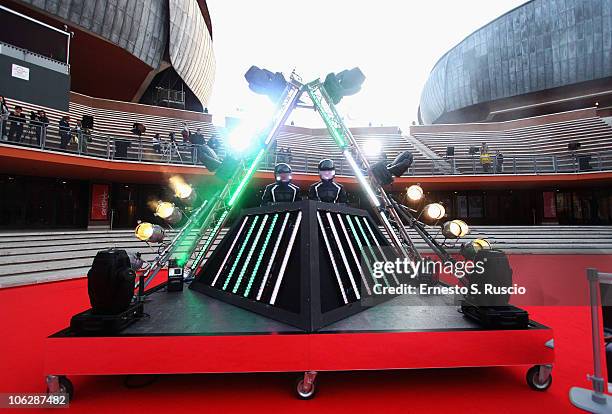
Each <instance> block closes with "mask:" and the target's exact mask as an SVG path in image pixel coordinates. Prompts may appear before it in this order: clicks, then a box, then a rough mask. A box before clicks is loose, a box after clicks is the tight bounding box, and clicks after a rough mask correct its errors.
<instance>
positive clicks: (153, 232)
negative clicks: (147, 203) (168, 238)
mask: <svg viewBox="0 0 612 414" xmlns="http://www.w3.org/2000/svg"><path fill="white" fill-rule="evenodd" d="M164 233H165V232H164V229H162V228H161V226H158V225H157V224H151V223H147V222H142V223H140V224H139V225H138V226H136V230H135V231H134V234H136V238H137V239H138V240H142V241H146V242H150V243H161V242H162V241H164Z"/></svg>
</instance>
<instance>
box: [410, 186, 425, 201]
mask: <svg viewBox="0 0 612 414" xmlns="http://www.w3.org/2000/svg"><path fill="white" fill-rule="evenodd" d="M406 196H407V197H408V199H409V200H411V201H420V200H421V199H422V198H423V189H422V188H421V186H420V185H418V184H413V185H411V186H410V187H408V188H407V189H406Z"/></svg>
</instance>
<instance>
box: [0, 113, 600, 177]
mask: <svg viewBox="0 0 612 414" xmlns="http://www.w3.org/2000/svg"><path fill="white" fill-rule="evenodd" d="M11 124H12V120H8V121H7V120H3V119H0V128H2V131H3V135H4V136H2V137H1V138H2V139H1V140H0V143H2V144H9V145H14V146H20V147H26V148H37V149H40V150H44V151H51V152H62V153H71V154H73V155H86V156H89V157H95V158H103V159H110V160H114V159H118V160H128V161H135V162H147V163H161V164H173V165H199V164H198V158H199V157H198V156H197V154H198V149H199V147H200V146H199V145H193V144H192V143H189V142H184V141H183V140H182V138H180V139H177V140H175V141H174V142H170V141H169V140H168V139H164V138H162V140H161V142H160V145H159V146H155V145H154V141H153V139H150V138H147V139H145V138H142V137H138V136H136V135H134V136H118V135H109V134H100V133H98V132H96V131H95V130H94V131H89V132H88V131H86V130H77V129H76V128H74V127H72V128H71V129H70V130H69V131H68V130H65V129H62V128H60V127H59V126H58V125H52V124H46V125H43V124H42V123H40V122H38V121H34V120H30V119H26V120H24V122H23V127H22V133H21V136H20V138H19V140H17V137H16V136H15V135H16V134H13V136H11V138H12V140H8V138H9V137H8V135H9V132H10V130H11ZM176 136H178V137H180V133H178V132H177V133H176ZM147 141H149V142H147ZM218 144H219V145H218V146H216V147H215V148H213V149H214V150H215V151H216V152H217V154H218V155H219V156H220V157H223V156H224V155H225V154H224V153H225V151H224V148H223V142H222V141H221V140H219V141H218ZM326 157H328V158H331V159H334V161H336V173H337V174H338V175H345V176H352V175H353V172H352V170H351V168H350V167H349V166H348V165H347V164H346V163H344V162H343V157H342V155H341V154H336V156H335V157H334V156H326ZM320 158H321V157H320V156H313V155H309V154H305V153H301V152H297V151H296V152H294V153H292V154H291V155H288V154H287V153H281V152H277V153H276V154H268V155H267V156H266V157H265V158H264V160H263V162H262V163H261V165H260V168H259V169H260V170H262V171H271V170H273V169H274V165H275V164H276V163H277V162H288V163H289V164H291V166H292V168H293V170H294V172H298V173H307V174H316V173H317V172H318V171H317V165H318V163H319V161H320ZM491 159H492V162H491V163H490V164H488V165H486V164H485V165H483V164H482V163H481V162H480V156H479V155H474V156H461V157H437V158H427V157H422V156H421V157H418V156H417V157H415V161H414V162H413V164H412V166H411V167H410V168H409V169H408V171H407V172H406V173H405V174H404V176H440V175H445V176H456V175H538V174H558V173H580V172H591V171H612V150H609V151H598V152H591V153H584V154H582V153H579V154H572V153H568V154H549V155H546V154H538V155H531V156H508V155H505V156H504V158H503V162H501V164H499V163H498V160H497V158H496V157H495V156H492V157H491ZM370 161H372V162H375V161H377V160H376V159H375V157H374V158H371V159H370Z"/></svg>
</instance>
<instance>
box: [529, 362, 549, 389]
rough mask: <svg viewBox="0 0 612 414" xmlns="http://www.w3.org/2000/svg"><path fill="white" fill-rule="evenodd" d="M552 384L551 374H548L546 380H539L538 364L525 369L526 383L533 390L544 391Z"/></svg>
mask: <svg viewBox="0 0 612 414" xmlns="http://www.w3.org/2000/svg"><path fill="white" fill-rule="evenodd" d="M551 384H552V374H549V375H548V378H547V379H546V381H544V382H542V381H540V366H539V365H535V366H533V367H531V368H529V370H528V371H527V385H529V388H531V389H532V390H534V391H546V390H547V389H548V388H550V385H551Z"/></svg>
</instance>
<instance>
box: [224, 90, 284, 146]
mask: <svg viewBox="0 0 612 414" xmlns="http://www.w3.org/2000/svg"><path fill="white" fill-rule="evenodd" d="M276 109H277V108H276V106H275V105H273V104H272V103H271V102H269V101H267V100H265V99H258V100H256V102H253V104H252V105H251V107H250V108H249V109H248V110H247V111H245V112H244V114H243V115H242V117H241V118H240V121H239V122H238V124H237V125H236V126H235V127H234V128H233V129H232V130H231V131H229V133H228V135H227V140H226V142H227V147H228V149H229V150H230V151H231V152H232V153H234V154H239V155H240V154H246V153H248V152H250V151H251V150H253V149H254V148H257V147H261V146H262V142H261V138H262V134H263V132H264V131H265V129H266V127H268V126H269V125H270V120H271V119H272V117H273V116H274V113H275V111H276Z"/></svg>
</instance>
